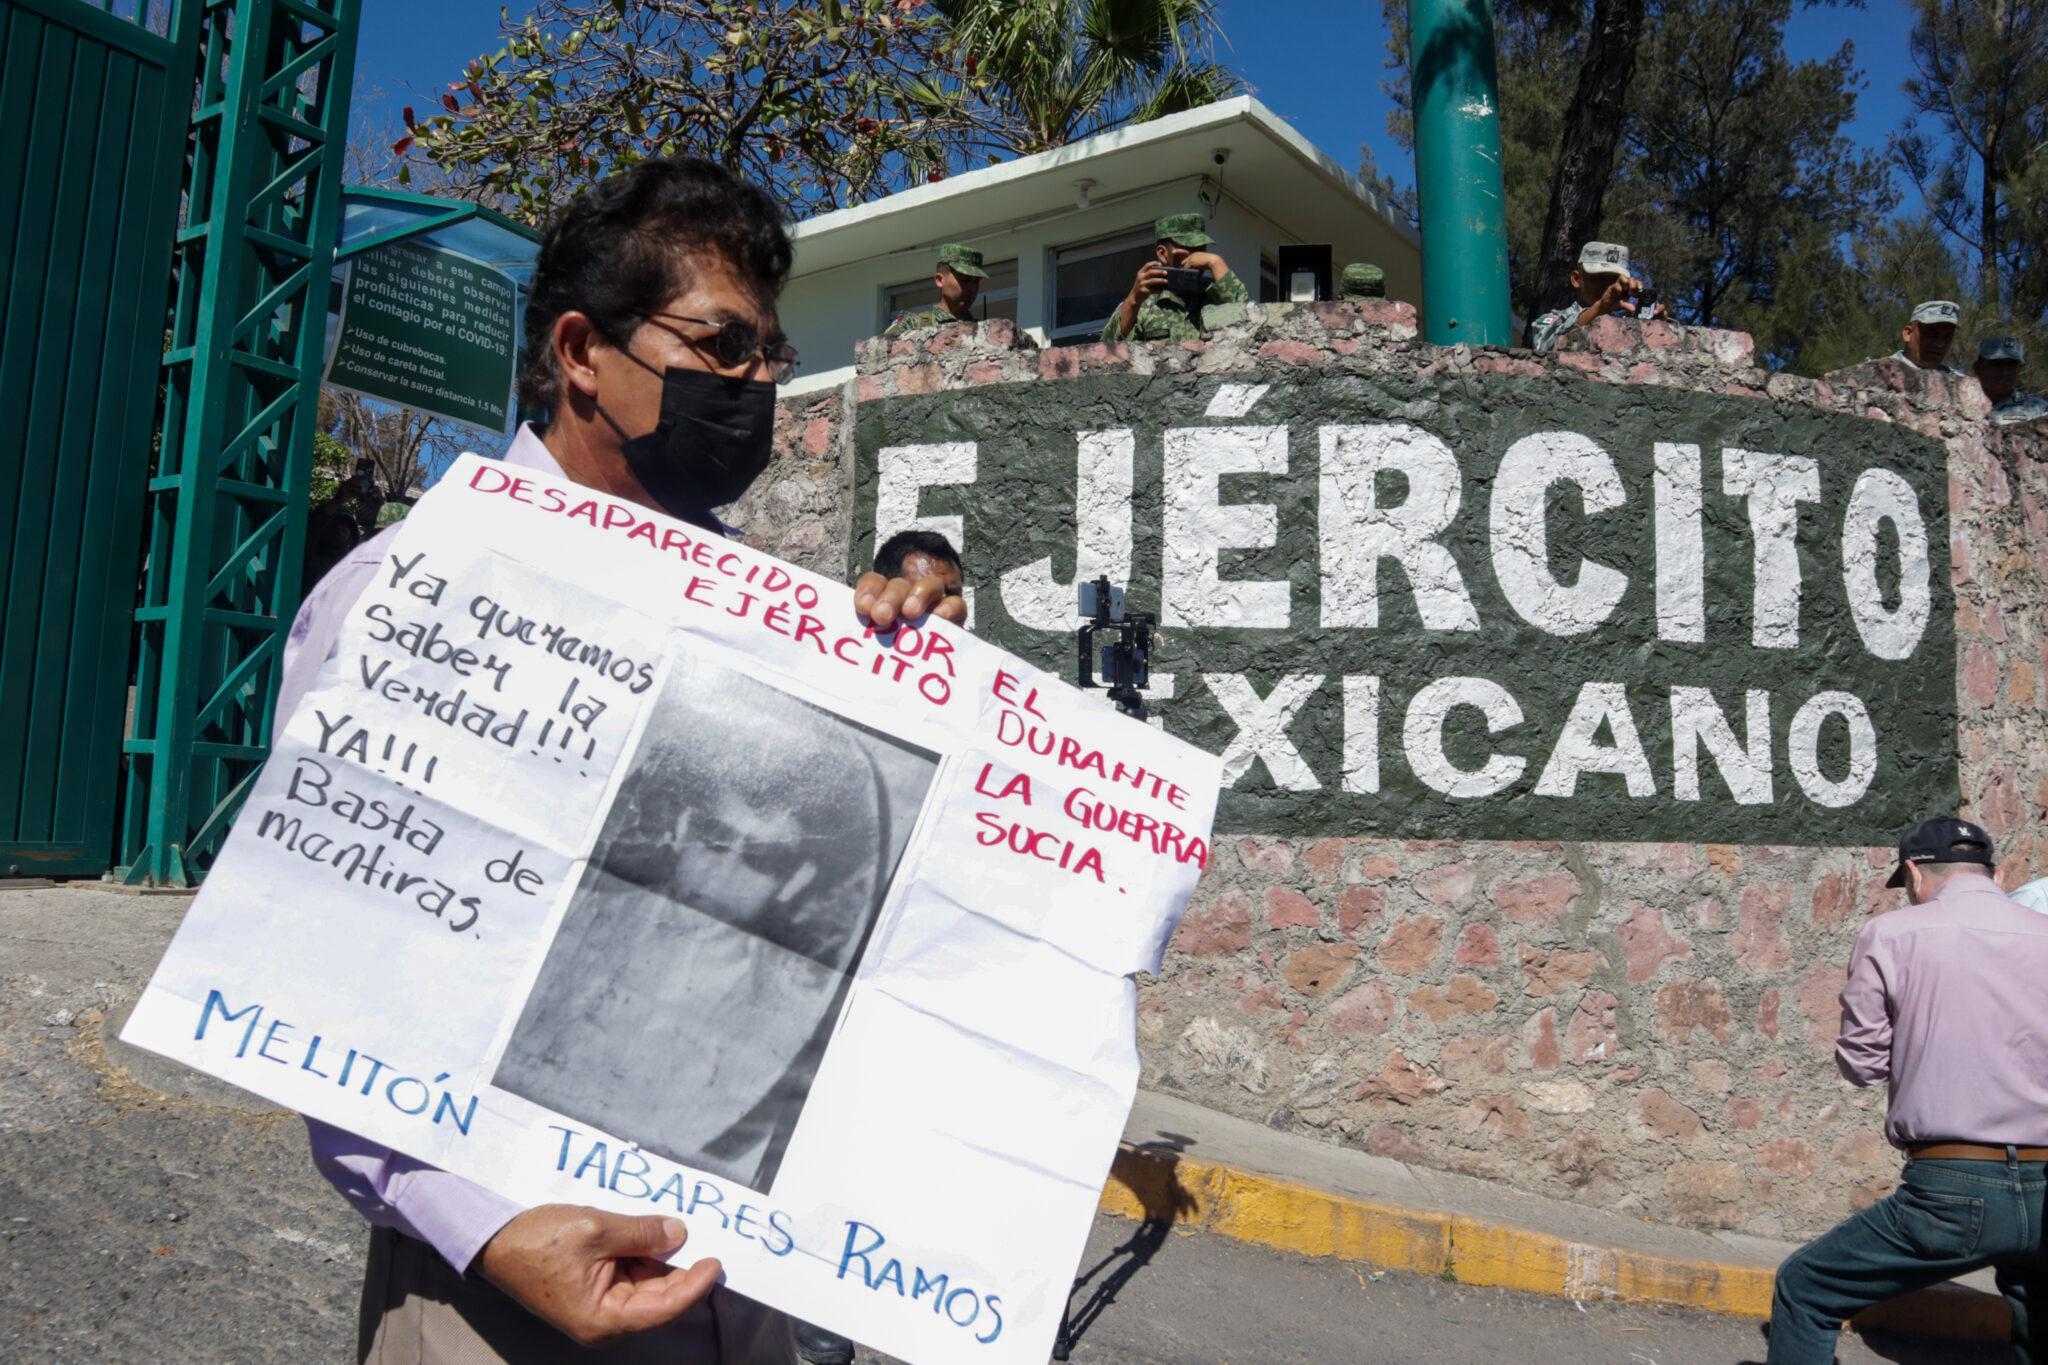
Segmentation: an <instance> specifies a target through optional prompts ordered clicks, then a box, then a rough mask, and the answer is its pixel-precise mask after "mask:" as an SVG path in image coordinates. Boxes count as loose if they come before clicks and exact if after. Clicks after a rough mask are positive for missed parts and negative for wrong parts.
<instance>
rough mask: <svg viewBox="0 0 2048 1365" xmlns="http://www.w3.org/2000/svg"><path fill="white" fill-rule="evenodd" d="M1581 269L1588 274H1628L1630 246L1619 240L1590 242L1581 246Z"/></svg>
mask: <svg viewBox="0 0 2048 1365" xmlns="http://www.w3.org/2000/svg"><path fill="white" fill-rule="evenodd" d="M1579 269H1581V270H1583V271H1585V272H1586V273H1587V274H1588V275H1626V274H1628V248H1627V247H1625V246H1623V245H1622V244H1621V243H1619V242H1588V243H1586V244H1585V245H1584V246H1582V247H1580V248H1579Z"/></svg>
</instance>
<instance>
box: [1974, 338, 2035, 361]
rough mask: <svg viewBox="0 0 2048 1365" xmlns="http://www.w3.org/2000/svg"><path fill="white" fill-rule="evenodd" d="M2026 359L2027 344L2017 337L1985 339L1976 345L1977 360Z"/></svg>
mask: <svg viewBox="0 0 2048 1365" xmlns="http://www.w3.org/2000/svg"><path fill="white" fill-rule="evenodd" d="M2026 358H2027V343H2026V342H2024V341H2021V340H2020V339H2019V338H2018V337H1985V338H1984V339H1983V340H1981V341H1979V342H1978V343H1977V359H1979V360H2018V361H2024V360H2026Z"/></svg>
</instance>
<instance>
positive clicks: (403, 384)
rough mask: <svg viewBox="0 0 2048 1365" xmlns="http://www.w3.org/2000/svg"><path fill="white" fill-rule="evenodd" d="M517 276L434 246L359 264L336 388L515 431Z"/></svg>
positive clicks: (379, 253)
mask: <svg viewBox="0 0 2048 1365" xmlns="http://www.w3.org/2000/svg"><path fill="white" fill-rule="evenodd" d="M517 301H518V291H517V288H516V287H515V286H514V285H513V283H512V279H511V277H510V276H508V275H506V274H505V272H503V271H502V270H497V269H494V268H493V267H491V266H488V265H485V264H484V263H483V262H481V261H475V260H471V259H470V258H469V257H467V256H464V255H461V254H460V253H458V252H454V251H449V250H447V249H446V248H443V247H437V246H430V245H428V244H426V243H424V242H394V243H392V244H391V245H390V246H384V247H379V248H377V249H376V250H374V251H368V252H365V253H363V254H362V255H360V256H357V257H355V258H354V259H353V260H351V261H350V262H349V266H348V281H347V284H346V286H345V287H344V288H343V291H342V308H341V325H340V330H339V332H338V334H337V336H336V338H335V342H334V350H333V354H332V356H331V357H330V358H329V360H328V363H327V380H326V382H327V383H328V384H330V385H332V386H333V387H335V388H338V389H347V390H349V391H350V392H352V393H360V394H362V395H364V396H365V397H368V398H377V399H381V400H383V401H384V402H387V403H396V404H399V405H400V406H401V407H408V408H412V409H413V410H414V411H417V412H423V413H427V414H429V415H430V416H434V417H445V418H447V419H448V420H450V421H452V422H461V423H464V424H466V425H468V426H473V427H481V428H483V429H484V430H486V431H496V432H508V431H510V430H511V429H512V417H513V412H514V409H513V404H512V380H513V375H514V372H515V370H516V367H517V365H518V360H519V339H518V336H517V334H516V331H515V319H516V317H517V314H518V309H517Z"/></svg>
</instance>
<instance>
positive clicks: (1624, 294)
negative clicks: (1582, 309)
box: [1600, 275, 1643, 313]
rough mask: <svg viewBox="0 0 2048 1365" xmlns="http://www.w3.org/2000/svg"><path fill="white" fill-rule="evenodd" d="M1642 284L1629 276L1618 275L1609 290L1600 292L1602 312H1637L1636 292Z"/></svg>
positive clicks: (1609, 285) (1610, 284) (1608, 287)
mask: <svg viewBox="0 0 2048 1365" xmlns="http://www.w3.org/2000/svg"><path fill="white" fill-rule="evenodd" d="M1642 287H1643V286H1642V282H1641V281H1639V280H1635V279H1632V278H1630V277H1629V276H1627V275H1616V276H1615V277H1614V279H1613V280H1612V281H1611V282H1610V283H1609V284H1608V286H1607V288H1605V289H1603V290H1601V291H1600V311H1601V312H1603V313H1633V312H1635V311H1636V306H1635V297H1634V296H1635V292H1636V291H1637V290H1638V289H1641V288H1642Z"/></svg>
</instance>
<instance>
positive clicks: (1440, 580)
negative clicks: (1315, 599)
mask: <svg viewBox="0 0 2048 1365" xmlns="http://www.w3.org/2000/svg"><path fill="white" fill-rule="evenodd" d="M1322 447H1323V468H1322V488H1321V499H1320V508H1321V510H1320V512H1319V513H1318V520H1319V522H1320V529H1321V533H1322V553H1323V624H1324V625H1326V626H1365V627H1373V626H1377V625H1379V623H1380V562H1381V561H1382V560H1392V561H1393V562H1394V563H1396V564H1398V565H1399V566H1400V568H1401V572H1402V573H1403V574H1404V575H1406V577H1407V580H1408V584H1407V585H1408V590H1409V592H1410V593H1412V594H1413V595H1414V598H1415V611H1416V614H1417V615H1418V616H1420V617H1421V618H1422V624H1423V627H1424V628H1425V629H1427V630H1477V629H1479V613H1478V611H1477V610H1476V609H1475V608H1474V607H1473V605H1472V597H1471V594H1469V593H1467V592H1466V591H1465V578H1464V575H1463V574H1461V573H1459V572H1458V561H1457V560H1455V559H1453V558H1452V557H1451V552H1450V551H1449V550H1447V549H1445V548H1444V547H1443V546H1442V545H1439V544H1438V543H1437V537H1438V536H1439V535H1441V534H1442V533H1443V531H1444V529H1445V528H1446V527H1448V526H1449V525H1450V524H1451V520H1452V518H1454V517H1456V516H1457V515H1458V499H1459V490H1460V486H1461V484H1462V482H1463V481H1462V478H1461V476H1460V475H1459V473H1458V457H1457V456H1455V455H1453V454H1452V453H1451V448H1450V447H1449V446H1447V445H1445V444H1444V443H1443V441H1442V440H1440V439H1439V438H1437V437H1435V436H1432V435H1430V434H1429V433H1428V432H1426V431H1424V430H1422V429H1421V428H1420V427H1416V426H1411V425H1409V424H1408V423H1406V422H1385V423H1379V424H1376V425H1373V426H1357V427H1339V426H1330V427H1324V428H1323V429H1322ZM1382 470H1396V471H1398V472H1399V473H1400V474H1401V476H1402V477H1403V478H1404V479H1406V480H1407V484H1408V493H1407V496H1406V497H1405V498H1403V499H1402V500H1401V501H1400V502H1398V503H1395V504H1394V505H1393V506H1391V507H1381V506H1380V505H1379V502H1378V496H1377V493H1376V491H1375V487H1374V484H1375V476H1376V475H1378V474H1379V473H1380V472H1381V471H1382Z"/></svg>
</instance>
